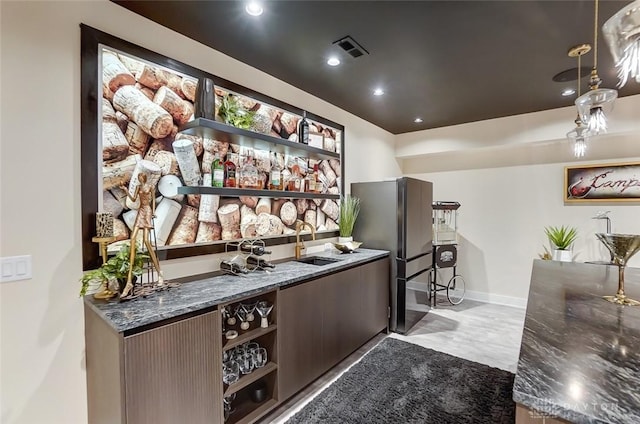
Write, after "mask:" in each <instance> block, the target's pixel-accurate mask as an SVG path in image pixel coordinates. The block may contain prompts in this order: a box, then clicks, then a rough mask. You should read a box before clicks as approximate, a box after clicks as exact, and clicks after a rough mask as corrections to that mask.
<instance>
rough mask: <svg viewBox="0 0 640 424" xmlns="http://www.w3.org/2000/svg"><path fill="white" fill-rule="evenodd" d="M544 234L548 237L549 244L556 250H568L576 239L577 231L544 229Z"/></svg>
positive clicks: (567, 228) (565, 228) (570, 229)
mask: <svg viewBox="0 0 640 424" xmlns="http://www.w3.org/2000/svg"><path fill="white" fill-rule="evenodd" d="M544 232H545V234H546V235H547V237H549V242H550V243H551V245H552V246H555V248H556V249H557V250H568V249H569V247H570V246H571V244H572V243H573V242H574V241H575V240H576V238H577V237H578V231H577V230H576V229H575V228H573V227H568V226H567V227H565V226H564V225H563V226H562V227H551V226H550V227H545V228H544Z"/></svg>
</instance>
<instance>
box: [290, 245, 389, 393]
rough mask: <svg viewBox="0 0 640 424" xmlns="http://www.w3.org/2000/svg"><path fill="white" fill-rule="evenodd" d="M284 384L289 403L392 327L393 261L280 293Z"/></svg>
mask: <svg viewBox="0 0 640 424" xmlns="http://www.w3.org/2000/svg"><path fill="white" fill-rule="evenodd" d="M279 304H280V318H279V322H280V324H279V330H278V341H279V345H280V347H279V352H280V355H279V357H280V361H279V363H280V366H279V374H278V375H279V380H280V395H281V398H282V399H286V398H288V397H290V396H291V395H293V394H294V393H296V392H297V391H299V390H300V389H302V388H303V387H305V386H306V385H308V384H309V383H311V382H312V381H313V380H315V379H316V378H318V377H319V376H321V375H322V374H323V373H324V372H326V371H327V370H329V369H330V368H331V367H333V366H334V365H336V364H337V363H338V362H340V361H341V360H343V359H344V358H345V357H347V356H348V355H349V354H351V353H352V352H354V351H355V350H356V349H358V348H359V347H360V346H362V345H363V344H364V343H365V342H366V341H367V340H369V339H370V338H371V337H373V336H375V335H376V334H377V333H379V332H380V331H382V330H384V329H385V328H386V327H387V323H388V305H389V259H388V258H385V259H382V260H378V261H374V262H371V263H369V264H366V265H362V266H359V267H355V268H351V269H348V270H345V271H341V272H337V273H335V274H331V275H328V276H325V277H321V278H318V279H316V280H313V281H309V282H306V283H302V284H299V285H295V286H292V287H287V288H283V289H281V290H280V302H279Z"/></svg>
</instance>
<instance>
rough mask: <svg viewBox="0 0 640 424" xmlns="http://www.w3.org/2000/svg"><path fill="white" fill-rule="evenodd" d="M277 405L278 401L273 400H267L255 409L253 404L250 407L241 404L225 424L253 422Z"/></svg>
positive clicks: (247, 404) (246, 404)
mask: <svg viewBox="0 0 640 424" xmlns="http://www.w3.org/2000/svg"><path fill="white" fill-rule="evenodd" d="M277 403H278V401H277V400H275V399H267V400H266V401H264V402H263V403H261V404H260V405H259V406H258V407H257V408H256V407H255V404H253V405H251V404H250V403H246V402H245V403H242V404H240V405H239V406H238V407H237V408H236V409H235V411H234V412H233V414H231V416H230V417H229V419H228V420H227V422H226V424H236V423H250V422H253V421H255V420H256V419H258V418H260V417H261V416H263V415H264V414H266V413H267V412H269V411H270V410H271V409H273V408H274V407H275V406H276V404H277Z"/></svg>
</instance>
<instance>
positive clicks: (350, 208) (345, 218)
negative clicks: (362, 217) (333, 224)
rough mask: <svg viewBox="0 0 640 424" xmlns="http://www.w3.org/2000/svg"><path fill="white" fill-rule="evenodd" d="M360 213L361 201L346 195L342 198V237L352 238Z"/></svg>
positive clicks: (340, 222) (340, 221) (340, 225)
mask: <svg viewBox="0 0 640 424" xmlns="http://www.w3.org/2000/svg"><path fill="white" fill-rule="evenodd" d="M359 213H360V199H359V198H357V197H353V196H351V195H350V194H346V195H344V196H342V197H341V198H340V218H339V222H338V225H339V227H340V237H351V233H353V226H354V225H355V223H356V219H357V218H358V214H359Z"/></svg>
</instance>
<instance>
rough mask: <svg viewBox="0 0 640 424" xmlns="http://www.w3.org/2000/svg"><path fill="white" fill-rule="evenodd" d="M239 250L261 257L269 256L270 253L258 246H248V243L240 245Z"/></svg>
mask: <svg viewBox="0 0 640 424" xmlns="http://www.w3.org/2000/svg"><path fill="white" fill-rule="evenodd" d="M240 250H242V251H243V252H249V253H251V254H252V255H256V256H262V255H270V254H271V251H270V250H266V249H265V248H264V246H262V245H260V244H250V243H242V244H241V245H240Z"/></svg>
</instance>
